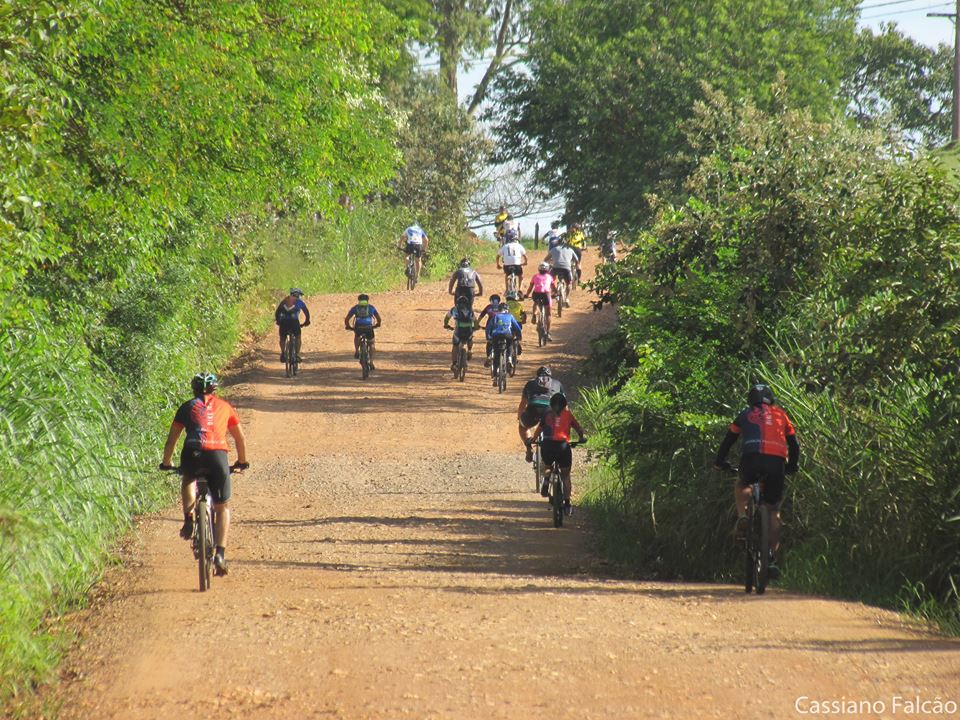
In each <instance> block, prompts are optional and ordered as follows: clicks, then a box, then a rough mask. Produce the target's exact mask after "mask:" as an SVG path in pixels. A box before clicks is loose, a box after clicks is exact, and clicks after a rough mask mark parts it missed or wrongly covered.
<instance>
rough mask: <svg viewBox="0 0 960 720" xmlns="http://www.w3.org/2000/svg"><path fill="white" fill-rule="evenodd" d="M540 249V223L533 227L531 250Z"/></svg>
mask: <svg viewBox="0 0 960 720" xmlns="http://www.w3.org/2000/svg"><path fill="white" fill-rule="evenodd" d="M539 248H540V223H537V224H536V225H534V226H533V249H534V250H537V249H539Z"/></svg>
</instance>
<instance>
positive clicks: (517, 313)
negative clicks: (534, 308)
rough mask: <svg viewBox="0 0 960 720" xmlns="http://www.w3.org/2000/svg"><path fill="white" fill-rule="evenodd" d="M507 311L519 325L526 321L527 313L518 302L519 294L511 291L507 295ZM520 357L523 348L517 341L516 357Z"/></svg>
mask: <svg viewBox="0 0 960 720" xmlns="http://www.w3.org/2000/svg"><path fill="white" fill-rule="evenodd" d="M507 310H508V311H509V312H510V314H511V315H513V318H514V319H515V320H516V321H517V322H518V323H519V324H521V325H523V324H524V323H525V322H526V321H527V313H526V312H524V309H523V303H522V302H520V294H519V293H516V292H514V291H513V290H511V291H510V292H508V293H507ZM520 355H523V348H522V347H520V341H519V340H517V356H518V357H519V356H520Z"/></svg>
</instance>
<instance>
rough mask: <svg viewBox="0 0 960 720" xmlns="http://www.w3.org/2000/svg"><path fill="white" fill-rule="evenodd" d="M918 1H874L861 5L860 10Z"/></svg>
mask: <svg viewBox="0 0 960 720" xmlns="http://www.w3.org/2000/svg"><path fill="white" fill-rule="evenodd" d="M911 2H917V0H890V1H889V2H882V3H874V4H873V5H861V6H860V8H859V9H860V10H873V9H874V8H880V7H888V6H890V5H905V4H906V3H911Z"/></svg>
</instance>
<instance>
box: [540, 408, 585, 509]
mask: <svg viewBox="0 0 960 720" xmlns="http://www.w3.org/2000/svg"><path fill="white" fill-rule="evenodd" d="M571 429H573V430H576V431H577V435H579V436H580V442H583V441H584V440H585V439H586V434H585V433H584V432H583V428H582V427H581V426H580V423H579V422H577V419H576V418H575V417H574V416H573V413H572V412H570V408H568V407H567V397H566V395H564V394H563V393H562V392H558V393H555V394H554V396H553V397H551V398H550V409H549V410H547V412H546V414H545V415H544V416H543V419H542V420H541V421H540V425H539V426H538V428H537V431H538V432H539V433H541V434H542V436H543V439H542V440H541V441H540V456H541V457H542V458H543V464H544V466H545V467H547V468H549V467H550V466H551V465H553V463H554V462H556V463H557V467H559V468H560V479H561V481H562V482H563V511H564V513H565V514H567V515H569V514H570V510H571V506H570V494H571V492H572V490H573V487H572V485H573V483H572V482H571V480H570V470H571V469H572V468H573V450H572V449H571V448H570V430H571ZM540 494H541V495H543V496H544V497H548V496H549V495H550V471H549V469H548V470H546V471H544V473H543V484H542V485H541V486H540Z"/></svg>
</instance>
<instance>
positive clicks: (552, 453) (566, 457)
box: [540, 440, 573, 470]
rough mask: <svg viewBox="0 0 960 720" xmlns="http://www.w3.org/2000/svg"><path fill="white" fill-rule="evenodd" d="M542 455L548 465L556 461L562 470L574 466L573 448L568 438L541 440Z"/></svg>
mask: <svg viewBox="0 0 960 720" xmlns="http://www.w3.org/2000/svg"><path fill="white" fill-rule="evenodd" d="M540 457H541V458H543V462H544V463H546V464H547V465H552V464H553V463H554V462H556V463H557V466H558V467H559V468H560V469H561V470H567V469H569V468H571V467H573V450H572V449H571V448H570V443H568V442H567V441H566V440H541V441H540Z"/></svg>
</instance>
